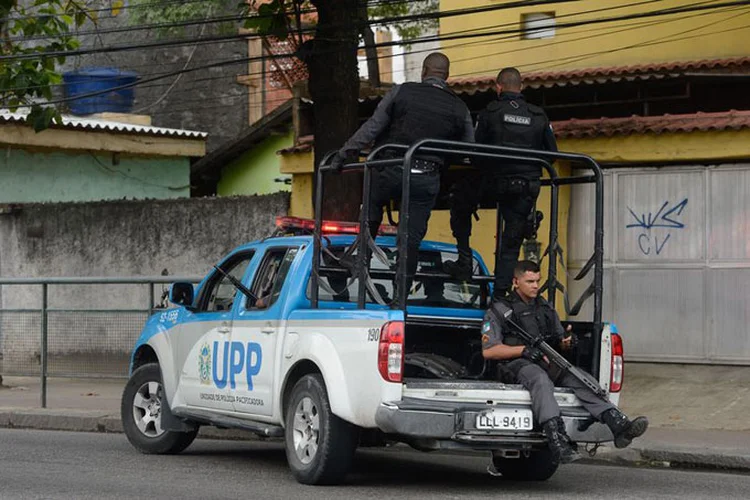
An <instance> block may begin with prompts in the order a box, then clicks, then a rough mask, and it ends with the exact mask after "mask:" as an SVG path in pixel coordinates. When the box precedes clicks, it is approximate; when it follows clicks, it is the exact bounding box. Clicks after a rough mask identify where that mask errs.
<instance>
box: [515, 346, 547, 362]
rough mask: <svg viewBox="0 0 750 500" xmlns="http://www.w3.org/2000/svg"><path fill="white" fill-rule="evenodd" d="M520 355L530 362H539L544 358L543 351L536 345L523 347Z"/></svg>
mask: <svg viewBox="0 0 750 500" xmlns="http://www.w3.org/2000/svg"><path fill="white" fill-rule="evenodd" d="M521 357H522V358H524V359H528V360H529V361H531V362H532V363H539V362H540V361H541V360H542V359H543V358H544V353H543V352H542V351H541V350H539V349H537V348H536V347H524V348H523V352H522V353H521Z"/></svg>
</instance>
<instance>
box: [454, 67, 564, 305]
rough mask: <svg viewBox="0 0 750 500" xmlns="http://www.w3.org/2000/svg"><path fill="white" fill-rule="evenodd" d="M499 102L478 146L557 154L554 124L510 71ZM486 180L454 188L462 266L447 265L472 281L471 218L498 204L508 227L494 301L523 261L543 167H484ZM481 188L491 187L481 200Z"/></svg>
mask: <svg viewBox="0 0 750 500" xmlns="http://www.w3.org/2000/svg"><path fill="white" fill-rule="evenodd" d="M495 86H496V89H497V92H498V95H499V99H498V100H497V101H493V102H491V103H490V104H488V105H487V107H486V108H485V109H484V110H483V111H482V112H481V113H480V114H479V119H478V122H477V129H476V141H477V142H478V143H482V144H492V145H496V146H507V147H516V148H525V149H537V150H546V151H557V143H556V142H555V136H554V134H553V133H552V128H551V127H550V124H549V119H548V118H547V115H546V114H545V113H544V111H543V110H542V109H541V108H539V107H538V106H534V105H533V104H528V103H527V102H526V100H525V99H524V96H523V94H521V88H522V81H521V73H519V72H518V70H517V69H516V68H505V69H503V70H502V71H500V73H499V74H498V75H497V81H496V83H495ZM481 166H482V167H483V174H482V177H483V179H481V180H477V178H476V177H474V176H471V175H467V176H466V177H465V178H464V179H463V180H462V181H461V182H460V183H458V184H457V185H456V186H454V192H453V194H452V196H451V199H452V203H451V230H452V231H453V236H454V237H455V238H456V243H457V246H458V260H457V261H452V262H446V264H445V270H446V272H448V273H450V274H451V275H453V276H454V277H456V278H458V279H462V280H467V279H470V278H471V275H472V266H471V261H472V259H471V248H470V246H469V237H470V236H471V217H472V214H473V213H474V211H475V210H476V207H477V204H478V203H479V201H480V200H481V199H485V200H492V201H494V202H496V203H497V204H498V207H499V209H500V213H501V214H502V217H503V219H504V221H505V226H504V229H503V233H502V241H501V246H500V249H499V252H500V253H499V256H498V259H497V266H496V269H495V291H494V294H493V295H494V297H495V298H499V297H502V296H503V295H505V293H506V292H507V291H508V289H509V288H510V285H511V280H512V278H513V267H514V266H515V264H516V262H517V261H518V254H519V251H520V249H521V243H523V239H524V237H525V236H526V235H527V231H526V228H527V227H528V225H527V219H528V218H529V217H530V216H531V215H532V210H533V209H534V205H535V203H536V199H537V197H538V196H539V188H540V185H541V183H540V178H541V175H542V171H541V167H539V166H538V165H529V164H509V163H505V162H503V163H501V164H495V165H487V164H482V165H481ZM477 186H486V187H485V188H484V189H483V192H481V193H480V194H477Z"/></svg>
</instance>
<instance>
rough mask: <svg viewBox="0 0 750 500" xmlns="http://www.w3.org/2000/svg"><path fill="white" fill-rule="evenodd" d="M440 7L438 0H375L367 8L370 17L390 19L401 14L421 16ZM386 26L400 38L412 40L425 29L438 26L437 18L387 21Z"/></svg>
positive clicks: (433, 28) (432, 28) (434, 28)
mask: <svg viewBox="0 0 750 500" xmlns="http://www.w3.org/2000/svg"><path fill="white" fill-rule="evenodd" d="M439 7H440V1H439V0H404V1H402V2H386V3H382V2H376V3H375V5H374V6H371V7H370V8H369V9H368V15H369V17H370V19H390V18H394V17H401V16H422V15H424V14H430V13H434V12H437V11H438V10H439ZM386 26H388V27H390V28H393V29H395V30H396V33H398V36H399V37H401V39H402V40H406V41H408V40H414V39H415V38H417V37H420V36H422V35H423V33H424V32H425V31H428V30H436V29H437V28H438V21H437V19H423V20H418V21H408V22H398V23H388V24H386Z"/></svg>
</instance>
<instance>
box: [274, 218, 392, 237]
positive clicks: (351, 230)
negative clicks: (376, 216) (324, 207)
mask: <svg viewBox="0 0 750 500" xmlns="http://www.w3.org/2000/svg"><path fill="white" fill-rule="evenodd" d="M276 227H277V228H279V229H281V230H284V231H292V230H295V229H298V230H303V231H309V232H313V230H315V221H314V220H312V219H302V218H300V217H285V216H279V217H276ZM321 230H322V232H323V233H324V234H358V233H359V223H357V222H343V221H327V220H324V221H323V224H322V225H321ZM397 233H398V228H397V227H396V226H391V225H385V224H381V225H380V228H379V229H378V234H380V235H384V236H395V235H396V234H397Z"/></svg>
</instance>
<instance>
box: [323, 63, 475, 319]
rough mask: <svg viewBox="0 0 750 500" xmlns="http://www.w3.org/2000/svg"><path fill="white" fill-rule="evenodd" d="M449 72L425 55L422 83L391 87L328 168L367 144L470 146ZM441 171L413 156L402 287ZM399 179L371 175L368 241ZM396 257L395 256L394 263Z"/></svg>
mask: <svg viewBox="0 0 750 500" xmlns="http://www.w3.org/2000/svg"><path fill="white" fill-rule="evenodd" d="M449 67H450V61H449V60H448V57H447V56H445V55H444V54H442V53H440V52H433V53H431V54H429V55H428V56H427V57H426V58H425V60H424V62H423V64H422V82H421V83H415V82H411V83H404V84H403V85H396V86H394V87H393V88H392V89H391V90H390V91H389V92H388V93H387V94H386V95H385V97H383V100H382V101H381V102H380V104H379V105H378V107H377V109H376V110H375V113H374V114H373V115H372V117H371V118H370V119H369V120H367V121H366V122H365V123H364V124H363V125H362V126H361V127H360V128H359V130H357V132H356V133H355V134H354V135H353V136H352V137H351V138H350V139H349V140H348V141H347V142H346V144H344V146H343V147H342V148H341V149H340V150H339V152H338V153H337V154H336V155H335V156H334V157H333V160H332V163H331V165H332V167H333V168H334V169H335V170H338V169H340V168H341V166H342V165H343V164H344V163H345V161H346V160H347V159H348V158H350V157H351V156H352V155H353V154H357V153H359V151H360V150H361V149H362V148H363V147H365V146H367V145H369V144H370V143H372V142H373V141H374V142H375V145H376V146H379V145H382V144H403V145H406V146H411V145H412V144H414V143H416V142H417V141H419V140H421V139H427V138H429V139H443V140H453V141H466V142H474V128H473V125H472V121H471V114H470V113H469V109H468V108H467V107H466V104H464V102H463V101H462V100H461V99H460V98H459V97H458V96H457V95H456V94H455V93H454V92H453V91H452V90H451V89H450V88H448V85H447V83H446V80H447V79H448V74H449ZM399 156H400V155H399ZM392 157H397V156H396V155H394V156H392ZM443 166H444V162H443V159H442V158H440V157H438V156H430V155H418V156H417V158H416V160H415V162H414V163H413V164H412V167H411V173H412V177H411V183H410V187H411V190H410V199H409V226H408V228H407V231H408V233H409V239H408V248H407V260H406V273H407V287H408V288H410V287H411V282H412V280H413V278H414V273H415V272H416V269H417V262H418V261H417V258H418V255H417V254H418V251H419V244H420V243H421V241H422V238H424V235H425V233H426V232H427V221H428V220H429V218H430V212H431V211H432V208H433V207H434V206H435V200H436V199H437V195H438V192H439V190H440V169H441V168H442V167H443ZM401 180H402V167H387V168H385V169H383V170H374V171H373V173H372V184H371V185H372V191H371V196H370V206H369V223H370V233H371V235H372V237H373V238H375V236H376V235H377V232H378V228H379V226H380V221H381V219H382V218H383V207H384V206H385V205H386V203H389V202H390V200H391V199H395V200H400V198H401ZM402 257H403V256H400V255H399V256H398V258H399V259H400V258H402ZM408 288H407V294H408ZM400 293H401V291H400V290H396V291H395V293H394V299H393V304H397V303H398V298H399V294H400Z"/></svg>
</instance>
